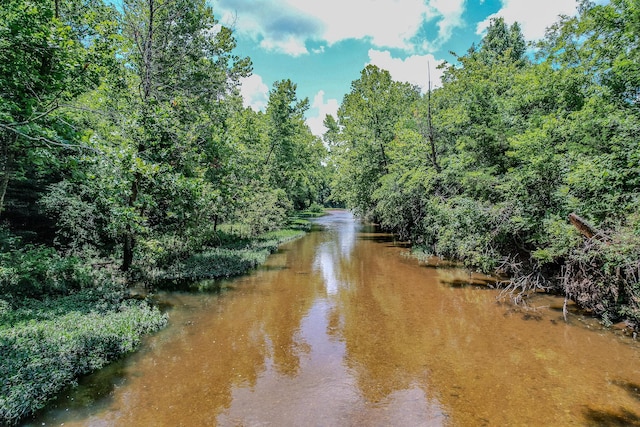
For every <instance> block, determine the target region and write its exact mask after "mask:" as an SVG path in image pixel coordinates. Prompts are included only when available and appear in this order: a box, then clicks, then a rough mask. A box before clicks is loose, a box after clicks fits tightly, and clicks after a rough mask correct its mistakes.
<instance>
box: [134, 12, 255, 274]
mask: <svg viewBox="0 0 640 427" xmlns="http://www.w3.org/2000/svg"><path fill="white" fill-rule="evenodd" d="M122 7H123V15H124V16H123V19H124V34H125V35H126V37H127V39H128V41H129V49H128V50H125V51H124V52H123V57H124V58H123V59H124V61H125V63H126V67H128V68H129V69H130V70H131V73H130V75H131V78H132V79H131V82H130V83H129V85H130V86H131V87H133V88H134V92H133V96H130V97H129V98H128V101H127V104H128V106H127V108H130V109H131V112H133V113H134V117H133V118H134V121H133V122H132V123H131V126H130V127H129V129H127V130H126V133H127V138H128V139H130V140H131V142H132V144H133V145H134V147H135V150H134V157H135V161H134V162H133V163H132V166H133V168H134V171H133V175H132V179H131V187H130V190H129V196H128V201H127V205H128V207H129V209H130V211H131V212H132V213H135V215H133V216H132V217H131V218H135V219H133V220H132V221H130V222H129V223H128V224H125V226H124V230H123V234H122V240H123V262H122V269H123V270H128V269H129V268H130V267H131V264H132V262H133V254H134V247H135V243H136V231H135V230H136V228H137V227H139V226H140V225H141V224H142V223H141V222H147V220H146V219H145V216H147V217H149V216H151V217H149V219H151V220H152V222H155V223H158V222H161V221H163V220H164V219H165V218H167V212H168V211H169V209H170V204H171V201H172V200H173V201H175V198H174V197H171V195H170V194H167V193H166V189H167V187H166V186H157V185H154V183H156V184H157V183H158V182H161V181H162V179H164V178H167V177H169V176H171V175H173V176H174V177H175V179H174V181H175V180H177V181H176V182H183V180H182V178H185V179H187V181H189V180H193V179H195V180H196V181H198V177H200V178H202V177H203V173H204V170H202V169H201V168H199V167H198V164H199V162H200V161H201V159H202V156H203V153H209V155H210V156H213V157H214V158H209V159H208V160H209V161H210V162H214V161H216V159H215V156H216V153H217V152H218V151H219V150H218V149H215V148H214V146H215V145H216V144H220V143H223V140H222V139H220V138H217V137H214V136H215V134H216V133H217V132H219V131H220V130H221V127H222V126H224V121H225V118H224V108H225V107H224V106H225V105H227V104H225V102H226V100H227V98H231V97H232V95H233V94H234V93H236V91H237V86H238V80H239V78H240V77H242V76H246V75H248V73H249V72H250V69H251V64H250V61H249V59H248V58H239V57H237V56H236V55H234V54H233V53H232V51H233V49H234V48H235V41H234V39H233V37H232V33H231V30H230V29H229V28H227V27H224V26H221V25H220V24H219V23H218V22H217V21H216V20H215V18H214V16H213V12H212V9H211V7H210V6H209V5H208V4H207V2H206V1H205V0H198V1H195V2H194V1H191V0H125V1H124V2H123V6H122ZM218 160H219V159H218ZM153 165H156V166H153ZM160 170H162V171H163V173H162V174H160V175H159V174H158V171H160ZM194 174H195V175H194ZM187 181H184V183H185V184H187ZM200 182H202V181H201V180H200ZM169 188H170V187H169ZM163 192H164V194H163ZM153 218H155V220H153Z"/></svg>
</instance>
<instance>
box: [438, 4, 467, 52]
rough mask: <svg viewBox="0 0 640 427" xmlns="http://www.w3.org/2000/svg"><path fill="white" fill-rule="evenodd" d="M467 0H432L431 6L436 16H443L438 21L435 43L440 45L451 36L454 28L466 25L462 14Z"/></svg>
mask: <svg viewBox="0 0 640 427" xmlns="http://www.w3.org/2000/svg"><path fill="white" fill-rule="evenodd" d="M465 3H466V0H431V2H430V6H431V8H432V10H433V11H434V14H435V15H436V16H441V17H442V18H441V19H440V21H439V22H438V37H437V38H436V40H435V41H434V43H433V44H435V45H439V44H442V43H444V42H446V41H447V40H449V39H450V38H451V35H452V34H453V30H454V29H455V28H458V27H462V26H463V25H464V21H463V19H462V14H463V13H464V10H465V6H464V5H465Z"/></svg>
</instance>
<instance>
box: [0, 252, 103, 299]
mask: <svg viewBox="0 0 640 427" xmlns="http://www.w3.org/2000/svg"><path fill="white" fill-rule="evenodd" d="M92 285H93V277H92V275H91V269H90V267H88V266H87V265H86V264H84V263H83V262H82V261H81V260H80V259H78V258H72V257H62V256H60V255H58V253H57V252H56V251H55V250H54V249H52V248H46V247H32V246H26V247H24V248H20V249H17V250H13V251H10V252H5V253H2V254H0V298H5V299H7V300H10V301H12V300H14V299H15V300H20V299H24V298H37V299H43V298H46V297H55V296H61V295H67V294H69V293H71V292H75V291H79V290H82V289H85V288H87V287H90V286H92Z"/></svg>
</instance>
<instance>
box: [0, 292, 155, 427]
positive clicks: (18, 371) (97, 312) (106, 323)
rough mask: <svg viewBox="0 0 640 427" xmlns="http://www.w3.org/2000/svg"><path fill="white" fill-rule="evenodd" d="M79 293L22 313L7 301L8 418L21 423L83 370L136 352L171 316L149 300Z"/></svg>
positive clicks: (4, 369) (3, 345) (2, 389)
mask: <svg viewBox="0 0 640 427" xmlns="http://www.w3.org/2000/svg"><path fill="white" fill-rule="evenodd" d="M79 295H81V296H83V297H84V299H85V300H84V301H82V300H81V298H79ZM79 295H76V296H74V297H72V298H66V299H56V300H45V301H43V302H39V303H31V304H28V305H27V306H25V307H23V308H21V309H18V310H16V311H17V313H12V311H11V310H8V309H6V307H5V309H4V310H3V312H2V315H1V316H0V319H2V320H4V321H3V322H0V353H1V354H2V359H0V378H2V379H3V381H2V385H1V386H0V422H2V423H3V424H5V423H6V424H14V423H17V422H18V421H19V420H20V419H21V418H23V417H25V416H26V415H29V414H31V413H33V412H34V411H36V410H38V409H40V408H42V407H43V406H44V404H45V403H46V402H47V401H48V400H49V399H50V398H51V397H52V396H54V395H55V394H56V393H57V392H59V391H61V390H62V389H64V388H65V387H66V386H68V385H69V384H73V383H74V381H75V380H76V378H77V377H78V376H79V375H82V374H86V373H88V372H91V371H93V370H96V369H99V368H101V367H103V366H104V365H106V364H107V363H109V362H110V361H112V360H114V359H117V358H119V357H121V356H122V355H123V354H126V353H129V352H131V351H132V350H133V349H135V348H136V347H137V346H138V344H139V343H140V339H141V336H142V335H143V334H146V333H149V332H152V331H155V330H157V329H159V328H161V327H163V326H164V325H165V323H166V321H167V319H166V316H163V315H161V314H160V313H159V312H158V310H157V309H152V308H151V307H150V306H149V305H147V304H146V303H143V302H138V301H123V302H120V303H108V304H106V306H104V305H103V306H102V307H101V306H100V304H99V303H100V302H101V301H103V300H102V299H101V298H97V299H96V297H95V296H91V295H90V294H87V293H84V294H79ZM51 312H55V315H52V314H51ZM27 313H28V314H29V315H27ZM32 313H35V315H34V314H32ZM7 317H13V318H14V319H16V318H18V319H27V318H31V319H33V318H34V317H35V318H37V319H38V321H37V322H33V321H26V320H23V321H15V320H14V321H12V322H10V323H7V322H6V320H5V319H6V318H7ZM8 326H9V327H8Z"/></svg>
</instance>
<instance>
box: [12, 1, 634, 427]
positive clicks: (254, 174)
mask: <svg viewBox="0 0 640 427" xmlns="http://www.w3.org/2000/svg"><path fill="white" fill-rule="evenodd" d="M639 37H640V6H638V5H637V3H636V2H632V1H628V0H612V1H611V2H610V4H608V5H604V6H602V5H600V6H596V5H594V4H591V3H588V2H583V3H581V6H580V8H579V14H578V15H577V16H576V17H564V18H562V19H561V20H559V21H558V22H557V23H556V24H555V25H554V26H553V27H552V28H549V29H548V32H547V35H546V37H545V38H544V39H543V40H542V41H540V42H537V43H536V44H527V42H526V41H525V40H524V38H523V36H522V32H521V31H520V27H519V26H518V24H514V25H511V26H508V25H507V24H506V23H505V22H504V21H503V20H502V19H494V20H493V21H492V22H491V25H490V26H489V28H488V30H487V32H486V35H485V36H484V38H483V39H482V41H481V42H480V43H479V44H478V45H477V46H471V47H470V49H469V50H468V51H467V52H466V53H465V54H464V55H461V56H457V57H456V63H454V64H445V65H443V68H444V77H443V81H442V85H441V86H438V87H436V88H433V89H432V88H431V83H430V84H429V90H428V91H427V92H426V93H422V92H421V91H420V89H419V88H418V87H415V86H412V85H410V84H408V83H402V82H397V81H394V80H393V79H392V78H391V75H390V73H389V72H387V71H385V70H382V69H379V68H378V67H376V66H373V65H368V66H366V67H365V68H364V70H362V73H361V75H360V78H359V79H357V80H355V81H354V82H353V83H352V86H351V91H350V93H348V94H347V95H346V96H345V97H344V100H343V102H342V105H341V106H340V109H339V111H338V116H337V118H334V117H332V116H327V117H326V119H325V126H326V128H327V132H326V134H325V135H324V141H322V140H320V138H318V137H315V136H314V135H312V133H311V131H310V130H309V128H308V127H307V125H306V123H305V117H304V115H305V111H306V110H307V109H308V108H309V102H308V100H307V99H299V98H298V95H297V93H296V90H297V87H296V84H295V83H294V82H292V81H290V80H287V79H283V80H280V81H277V82H275V83H274V84H273V87H272V89H271V90H270V92H269V100H268V105H267V107H266V110H265V111H264V112H256V111H253V110H252V109H249V108H245V107H243V101H242V98H241V96H240V94H239V81H240V78H242V77H246V76H249V75H250V74H251V71H252V69H251V68H252V65H251V61H250V59H249V58H243V57H239V56H238V55H236V54H235V53H234V49H235V40H234V37H233V32H232V30H231V29H230V28H227V27H225V26H224V25H221V24H220V23H219V22H217V21H216V19H215V18H214V15H213V11H212V9H211V6H210V5H208V3H207V1H206V0H123V1H122V3H121V4H119V5H118V7H116V6H114V5H112V4H110V3H109V2H105V1H103V0H6V1H3V3H2V6H0V97H1V99H0V101H1V103H0V354H2V360H0V378H2V379H3V381H2V384H1V385H0V387H2V388H1V389H0V422H2V423H10V424H11V423H15V422H18V421H19V420H20V419H21V418H23V417H24V416H26V415H28V414H30V413H32V412H33V411H35V410H37V409H38V408H41V407H42V406H43V405H44V403H45V402H46V401H47V400H48V399H49V398H50V397H51V396H52V395H53V394H55V393H56V392H57V391H59V390H61V389H62V388H63V387H65V386H67V385H68V384H72V383H73V382H74V381H75V378H77V376H78V375H80V374H83V373H86V372H90V371H92V370H95V369H97V368H100V367H101V366H104V365H105V364H106V363H108V362H109V361H111V360H113V359H115V358H117V357H119V356H120V355H121V354H123V353H127V352H129V351H131V350H132V349H134V348H135V347H136V345H137V344H138V343H139V341H140V337H141V335H143V334H145V333H148V332H151V331H154V330H157V329H159V328H161V327H162V326H163V325H164V324H165V323H166V321H167V318H166V316H165V315H163V314H162V313H161V312H160V311H159V310H158V309H157V308H156V307H153V305H152V304H150V303H149V302H148V301H146V300H145V299H144V298H131V292H130V289H131V288H133V287H139V286H140V285H141V284H142V285H144V286H146V287H147V288H150V287H161V286H178V285H181V284H184V283H185V282H186V283H192V282H193V281H194V280H196V279H203V278H218V277H226V276H231V275H235V274H241V273H242V272H245V271H247V270H248V269H249V268H251V267H253V266H255V265H257V264H258V263H260V262H261V261H263V260H264V259H265V257H266V256H267V255H268V253H269V252H270V251H272V250H274V248H276V247H277V245H278V243H279V242H281V241H283V240H284V239H287V238H291V237H292V236H295V235H297V234H298V233H299V230H296V227H298V228H299V227H300V226H301V225H300V224H299V223H300V221H298V220H296V219H295V218H296V213H299V212H301V211H305V210H307V212H309V211H311V212H321V210H322V206H323V205H325V206H326V205H327V204H329V203H332V204H337V205H342V206H346V207H347V208H349V209H352V210H353V211H354V212H355V213H356V214H358V215H360V216H362V217H363V218H366V219H368V220H371V221H374V222H376V223H378V224H380V226H381V227H382V228H384V229H387V230H390V231H393V232H394V233H396V234H397V235H398V236H399V238H401V239H403V240H407V241H410V242H411V243H412V245H413V247H414V249H415V250H416V251H422V252H423V253H426V254H433V255H436V256H440V257H445V258H448V259H454V260H458V261H461V262H463V263H464V264H465V265H466V266H468V267H469V268H471V269H474V270H479V271H483V272H486V273H491V274H497V275H499V276H500V277H501V278H503V280H502V283H503V286H504V295H506V296H509V297H511V298H513V299H514V300H516V301H520V300H522V299H523V298H524V297H525V296H526V294H527V293H530V292H537V291H548V292H554V293H558V294H560V295H564V296H566V298H567V300H572V301H575V302H576V303H577V304H578V305H579V306H580V307H582V308H584V309H587V310H590V311H591V312H593V313H594V314H596V315H598V316H599V317H600V318H602V319H603V321H604V322H605V323H607V324H610V323H612V322H617V321H621V320H625V321H626V322H627V323H628V325H629V326H630V327H632V328H636V329H638V328H640V283H639V280H640V214H639V213H638V208H639V207H640V199H639V195H640V144H638V138H639V136H640V120H639V119H640V109H639V104H640V98H639V97H640V61H639V60H640V40H639V39H638V38H639ZM426 78H428V76H425V79H426ZM292 227H293V229H292Z"/></svg>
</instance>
